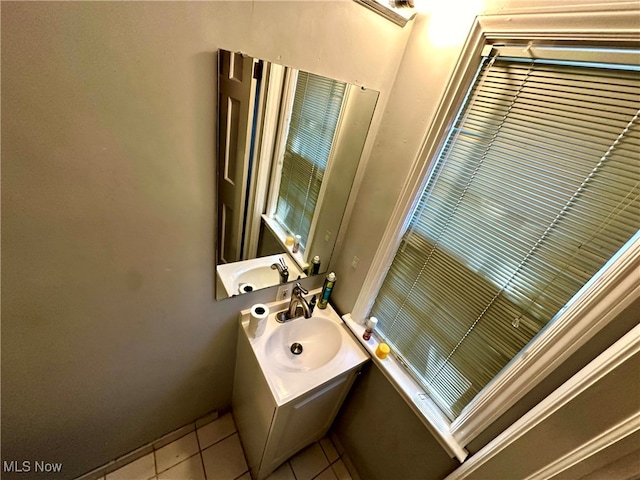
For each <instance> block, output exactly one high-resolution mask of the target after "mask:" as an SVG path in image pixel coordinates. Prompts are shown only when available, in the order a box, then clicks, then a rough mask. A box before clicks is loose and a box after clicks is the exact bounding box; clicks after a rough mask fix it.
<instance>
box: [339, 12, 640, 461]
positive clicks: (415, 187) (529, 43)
mask: <svg viewBox="0 0 640 480" xmlns="http://www.w3.org/2000/svg"><path fill="white" fill-rule="evenodd" d="M637 15H638V12H637V11H633V10H622V11H617V12H611V11H598V12H593V11H592V12H582V13H572V12H569V11H566V10H565V11H563V9H560V11H559V12H557V13H553V14H521V15H512V16H506V15H505V16H502V15H501V16H482V17H478V19H477V20H476V22H475V24H474V26H473V28H472V31H471V33H470V36H469V38H468V39H467V42H466V44H465V46H464V48H463V50H462V54H461V57H460V59H459V61H458V63H457V65H456V68H455V71H454V75H453V76H452V78H451V80H450V82H449V84H448V86H447V89H446V91H445V94H444V95H443V97H442V99H441V103H440V105H439V108H438V110H437V112H436V114H435V116H434V118H433V121H432V122H431V125H430V126H429V129H428V131H427V134H426V136H425V138H424V141H423V146H422V149H421V151H420V153H419V156H418V158H417V159H416V161H415V162H414V166H413V169H412V172H411V174H410V178H409V181H408V182H407V184H406V186H405V188H404V190H403V192H402V194H401V196H400V199H399V201H398V203H397V204H396V208H395V210H394V213H393V215H392V219H391V221H390V223H389V225H388V228H387V230H386V231H385V234H384V237H383V240H382V242H381V246H380V247H379V249H378V252H377V253H376V257H375V258H374V261H373V263H372V266H371V268H370V271H369V273H368V275H367V278H366V280H365V283H364V285H363V288H362V291H361V294H360V296H359V297H358V300H357V302H356V305H355V307H354V310H353V313H352V314H351V315H350V317H348V318H349V321H348V322H347V323H348V324H349V325H350V327H351V328H352V329H354V330H359V328H361V327H360V325H357V324H358V323H362V321H363V320H364V317H365V316H366V315H368V313H369V311H370V309H371V307H372V305H373V302H374V299H375V296H376V294H377V292H378V290H379V288H380V286H381V284H382V281H383V280H384V278H385V275H386V272H387V269H388V268H389V265H390V264H391V262H392V260H393V257H394V255H395V252H396V250H397V248H398V246H399V245H400V242H401V238H402V235H403V233H404V232H405V230H406V228H407V225H408V222H409V220H410V219H409V217H410V212H412V211H413V210H414V208H415V205H416V202H417V201H418V198H419V193H420V192H421V191H422V190H423V189H424V186H425V184H426V181H427V178H428V176H429V172H430V168H431V165H430V164H429V161H430V160H431V159H435V158H436V157H437V153H438V152H439V151H440V149H441V147H442V142H443V141H444V139H445V138H447V133H448V130H449V129H450V128H451V125H452V123H453V119H454V117H455V115H456V113H457V111H458V110H459V107H460V105H461V103H462V98H461V96H463V95H464V93H465V92H466V91H467V90H468V88H469V86H470V84H471V82H472V80H473V76H474V74H475V72H476V70H477V67H478V65H479V62H480V58H481V55H480V54H481V52H482V50H483V48H484V47H486V45H495V44H498V43H518V42H520V43H521V44H523V45H524V49H525V50H529V51H530V53H533V54H535V53H537V52H538V51H539V49H540V48H544V44H545V43H548V42H551V41H557V40H573V41H575V42H576V43H581V42H584V43H586V44H591V43H593V42H598V43H599V44H602V43H606V44H607V45H608V46H618V45H620V46H635V47H636V48H637V46H638V44H637ZM622 61H624V60H622ZM637 237H638V236H637V235H636V238H635V239H633V240H632V241H630V242H629V245H628V248H627V249H626V250H625V251H624V252H623V253H622V254H620V255H617V256H616V257H614V258H613V259H612V260H611V261H610V262H609V268H608V269H607V270H606V271H605V272H604V273H603V274H602V275H600V276H599V277H597V278H596V279H594V280H593V281H591V282H589V283H588V284H587V285H585V287H584V288H583V289H582V291H581V295H580V296H579V297H578V298H577V299H576V300H575V301H574V302H573V303H572V304H571V305H570V306H569V307H568V308H567V309H566V311H564V312H563V315H562V318H561V319H560V321H556V322H554V323H553V324H551V325H549V328H546V330H545V332H544V333H543V334H542V335H539V336H538V337H537V338H536V339H535V340H534V341H533V342H531V343H529V344H528V345H527V346H526V347H525V349H524V350H523V352H522V353H521V354H520V355H519V356H518V357H517V358H516V359H515V360H514V361H513V362H511V363H510V364H509V366H508V367H507V368H506V369H505V370H504V371H503V372H502V373H501V374H500V375H499V376H498V377H496V379H495V380H494V381H493V382H491V384H490V385H488V386H487V387H486V388H485V389H484V390H483V391H482V392H481V393H480V394H479V395H478V396H477V397H476V398H475V399H474V400H473V401H472V402H471V403H470V404H469V405H468V406H467V408H465V409H464V410H463V412H462V413H461V414H460V415H459V416H458V417H457V418H456V419H455V421H453V422H451V423H448V421H446V420H445V421H444V423H443V419H442V417H441V416H438V415H433V414H432V413H429V409H426V410H425V408H424V406H421V405H420V403H421V402H422V400H421V398H417V397H416V395H414V394H411V392H410V390H411V388H413V387H407V386H406V383H407V381H406V379H403V380H401V381H395V380H394V374H393V373H391V372H389V371H388V369H387V370H385V368H386V367H385V363H383V362H378V363H379V365H380V367H381V369H382V370H383V372H385V375H387V377H388V378H389V379H390V380H391V382H392V384H394V385H395V386H396V388H397V389H398V391H400V393H401V394H402V396H403V397H404V398H405V400H407V402H408V403H409V404H410V406H412V408H413V409H414V411H416V413H417V414H418V415H419V416H422V417H423V421H424V422H425V424H427V425H428V426H430V427H431V428H430V430H431V431H432V433H434V435H435V436H436V438H437V439H438V440H439V441H440V443H441V444H442V445H443V447H445V449H446V450H447V451H448V453H449V454H451V455H452V456H456V457H457V458H458V459H459V460H460V461H464V458H465V457H466V452H465V450H464V446H465V445H467V444H468V443H469V442H470V441H471V440H472V439H474V438H475V437H476V436H477V435H478V434H479V433H480V432H482V431H483V430H484V429H485V428H486V427H487V426H489V425H490V424H491V423H492V422H494V421H495V420H496V419H497V418H498V417H499V416H500V415H502V414H503V413H504V412H506V410H507V409H509V408H510V407H511V406H512V405H514V404H515V403H516V402H517V401H518V400H519V399H520V398H522V396H524V394H525V393H526V392H528V391H530V390H531V389H532V388H533V387H534V386H535V385H537V384H538V383H539V382H540V381H541V380H542V379H543V378H545V376H546V375H548V374H549V373H550V372H551V371H552V370H553V369H555V368H556V367H557V366H558V365H560V364H561V363H562V362H563V361H564V360H566V359H567V358H568V357H569V356H570V355H571V354H572V353H574V352H575V351H576V350H577V349H578V348H579V347H580V346H582V345H583V344H584V343H585V342H586V341H587V340H589V339H590V338H592V337H593V335H595V334H596V333H597V332H598V331H599V330H601V329H602V328H603V327H604V326H605V325H607V324H608V323H609V322H610V321H611V320H612V319H613V318H615V316H616V314H618V313H619V312H620V311H622V310H623V309H624V308H625V307H626V306H628V305H629V304H630V303H631V302H632V301H633V300H634V299H636V298H638V297H639V296H640V281H639V280H640V279H639V277H638V275H639V274H638V273H637V272H638V270H639V269H640V240H639V239H638V238H637ZM374 361H377V359H375V357H374ZM395 362H396V360H395V359H392V360H391V361H390V362H387V363H388V364H394V365H395ZM398 364H399V363H398ZM393 368H395V366H394V367H393ZM401 384H402V385H401ZM421 389H422V388H421V387H420V386H419V384H417V383H416V385H415V392H419V391H420V390H421ZM412 403H413V405H412ZM422 403H423V402H422ZM429 417H432V418H429Z"/></svg>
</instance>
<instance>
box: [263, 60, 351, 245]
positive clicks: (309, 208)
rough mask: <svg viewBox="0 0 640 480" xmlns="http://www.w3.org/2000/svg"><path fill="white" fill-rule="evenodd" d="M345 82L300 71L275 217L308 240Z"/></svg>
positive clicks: (340, 106)
mask: <svg viewBox="0 0 640 480" xmlns="http://www.w3.org/2000/svg"><path fill="white" fill-rule="evenodd" d="M345 88H346V84H345V83H342V82H338V81H336V80H332V79H329V78H325V77H320V76H317V75H313V74H311V73H306V72H299V73H298V78H297V81H296V89H295V94H294V100H293V107H292V112H291V121H290V124H289V134H288V136H287V142H286V148H285V153H284V159H283V165H282V177H281V180H280V189H279V191H278V202H277V207H276V213H275V218H276V219H277V220H278V222H279V223H280V224H281V225H282V226H283V227H284V229H285V230H286V231H288V232H289V233H291V234H292V235H300V236H301V237H302V240H301V242H300V243H301V245H302V247H303V248H304V246H305V245H306V243H307V237H308V235H309V230H310V228H311V221H312V219H313V214H314V211H315V207H316V203H317V201H318V195H319V193H320V187H321V185H322V178H323V175H324V172H325V170H326V168H327V162H328V161H329V155H330V153H331V145H332V142H333V137H334V134H335V131H336V126H337V124H338V118H339V116H340V111H341V108H342V100H343V98H344V93H345Z"/></svg>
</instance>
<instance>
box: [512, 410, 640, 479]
mask: <svg viewBox="0 0 640 480" xmlns="http://www.w3.org/2000/svg"><path fill="white" fill-rule="evenodd" d="M637 431H640V412H637V413H636V414H635V415H633V416H631V417H630V418H627V419H625V420H623V421H622V422H620V423H618V424H617V425H615V426H614V427H611V428H610V429H609V430H606V431H605V432H602V433H601V434H600V435H598V436H597V437H594V438H592V439H591V440H589V441H588V442H585V443H583V444H582V445H580V446H579V447H578V448H576V449H574V450H573V451H571V452H569V453H567V454H566V455H564V456H562V457H560V458H559V459H557V460H556V461H555V462H553V463H550V464H549V465H546V466H545V467H544V468H541V469H540V470H538V471H537V472H535V473H534V474H532V475H529V476H528V477H527V478H525V479H524V480H536V479H540V478H552V477H555V476H556V475H558V474H560V473H562V472H564V471H565V470H567V469H569V468H571V467H573V466H574V465H577V464H578V463H580V462H582V461H583V460H586V459H587V458H589V457H591V456H593V455H596V454H597V453H598V452H601V451H602V450H604V449H605V448H607V447H609V446H611V445H613V444H614V443H616V442H619V441H620V440H622V439H624V438H625V437H628V436H629V435H631V434H633V433H636V432H637Z"/></svg>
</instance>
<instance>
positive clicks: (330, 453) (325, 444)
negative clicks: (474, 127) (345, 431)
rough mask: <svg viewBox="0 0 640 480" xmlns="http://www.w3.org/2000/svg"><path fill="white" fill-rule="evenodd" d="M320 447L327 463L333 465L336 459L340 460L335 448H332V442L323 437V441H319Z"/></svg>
mask: <svg viewBox="0 0 640 480" xmlns="http://www.w3.org/2000/svg"><path fill="white" fill-rule="evenodd" d="M320 446H321V447H322V450H324V454H325V455H326V456H327V459H328V460H329V463H333V462H335V461H336V460H338V458H340V455H338V451H337V450H336V447H334V446H333V442H332V441H331V439H330V438H329V437H324V438H323V439H321V440H320Z"/></svg>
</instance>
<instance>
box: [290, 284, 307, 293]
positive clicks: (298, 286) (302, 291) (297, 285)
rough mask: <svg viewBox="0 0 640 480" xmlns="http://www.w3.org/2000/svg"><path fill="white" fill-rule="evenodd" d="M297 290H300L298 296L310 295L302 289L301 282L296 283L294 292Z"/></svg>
mask: <svg viewBox="0 0 640 480" xmlns="http://www.w3.org/2000/svg"><path fill="white" fill-rule="evenodd" d="M296 289H298V292H297V293H298V295H300V294H302V295H306V294H307V293H309V290H305V289H304V288H302V285H300V282H296V286H295V287H293V290H294V291H295V290H296Z"/></svg>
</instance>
